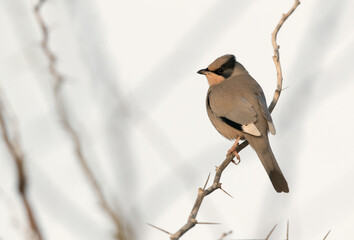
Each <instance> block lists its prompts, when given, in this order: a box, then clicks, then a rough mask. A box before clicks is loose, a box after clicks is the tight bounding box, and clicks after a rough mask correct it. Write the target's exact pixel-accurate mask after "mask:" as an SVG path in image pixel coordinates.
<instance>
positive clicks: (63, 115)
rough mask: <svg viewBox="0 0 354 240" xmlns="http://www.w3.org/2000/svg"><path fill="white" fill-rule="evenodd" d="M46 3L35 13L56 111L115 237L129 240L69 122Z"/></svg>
mask: <svg viewBox="0 0 354 240" xmlns="http://www.w3.org/2000/svg"><path fill="white" fill-rule="evenodd" d="M45 1H46V0H39V1H38V3H37V4H36V5H35V7H34V13H35V16H36V19H37V22H38V24H39V26H40V29H41V32H42V41H41V46H42V49H43V52H44V54H45V56H46V57H47V60H48V63H49V71H50V73H51V75H52V77H53V78H54V81H55V82H54V89H53V90H54V98H55V103H56V107H57V108H56V110H57V111H58V115H59V117H60V120H61V123H62V126H63V128H64V130H65V131H66V132H67V134H68V135H69V136H70V138H71V140H72V142H73V145H74V148H75V153H76V157H77V160H78V162H79V164H80V166H81V168H82V170H83V172H84V174H85V175H86V177H87V179H88V180H89V182H90V184H91V186H92V188H93V190H94V192H95V194H96V195H97V197H98V199H99V201H100V204H101V206H102V207H103V210H104V211H105V212H106V214H107V215H108V216H109V218H110V219H111V221H112V222H113V224H114V226H115V228H116V230H117V233H116V235H115V236H116V238H117V239H119V240H123V239H129V237H128V234H127V233H126V231H125V224H124V223H123V221H122V218H121V217H120V216H118V214H117V212H115V211H114V210H113V208H112V207H111V206H110V205H109V204H108V201H107V199H106V198H105V196H104V194H103V191H102V189H101V187H100V185H99V183H98V181H97V179H96V177H95V175H94V174H93V171H92V170H91V168H90V167H89V165H88V162H87V159H86V158H85V156H84V154H83V149H82V144H81V140H80V138H79V136H78V134H77V132H76V131H75V129H74V128H73V126H72V125H71V123H70V121H69V118H68V115H67V111H66V107H65V104H64V101H63V99H62V97H61V88H62V84H63V76H62V75H61V74H60V73H59V71H58V70H57V66H56V57H55V56H54V53H53V52H52V50H51V49H50V48H49V46H48V37H49V33H48V28H47V26H46V24H45V22H44V19H43V17H42V15H41V13H40V10H41V8H42V6H43V4H44V3H45Z"/></svg>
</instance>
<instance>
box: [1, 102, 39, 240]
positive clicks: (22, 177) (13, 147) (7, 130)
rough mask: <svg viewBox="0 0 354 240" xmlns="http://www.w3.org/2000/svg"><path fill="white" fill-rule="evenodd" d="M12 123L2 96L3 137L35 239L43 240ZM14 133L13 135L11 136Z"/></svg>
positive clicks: (17, 135)
mask: <svg viewBox="0 0 354 240" xmlns="http://www.w3.org/2000/svg"><path fill="white" fill-rule="evenodd" d="M9 125H10V123H8V122H7V120H6V115H5V107H4V104H3V102H2V99H1V96H0V128H1V131H2V138H3V140H4V142H5V144H6V147H7V149H8V150H9V152H10V154H11V156H12V158H13V160H14V163H15V166H16V171H17V179H18V186H17V189H18V192H19V194H20V196H21V200H22V204H23V207H24V208H25V211H26V214H27V219H28V222H29V225H30V227H31V230H32V233H33V236H34V237H35V239H38V240H42V239H43V237H42V233H41V231H40V229H39V227H38V223H37V220H36V218H35V216H34V213H33V207H32V205H31V203H30V201H29V199H28V196H27V177H26V173H25V168H24V154H23V151H22V148H21V145H20V140H19V134H18V132H17V129H15V128H12V129H11V127H9ZM11 135H12V136H11Z"/></svg>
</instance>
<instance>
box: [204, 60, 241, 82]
mask: <svg viewBox="0 0 354 240" xmlns="http://www.w3.org/2000/svg"><path fill="white" fill-rule="evenodd" d="M235 65H236V58H235V56H234V55H231V54H226V55H224V56H221V57H219V58H217V59H216V60H215V61H214V62H212V63H211V64H210V65H209V66H208V67H207V68H204V69H200V70H199V71H198V72H197V73H199V74H204V75H205V76H206V77H207V79H208V83H209V85H210V86H212V85H215V84H218V83H221V82H222V81H224V80H225V79H226V78H228V77H230V76H231V75H232V73H233V72H234V68H235Z"/></svg>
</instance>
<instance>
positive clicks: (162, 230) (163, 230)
mask: <svg viewBox="0 0 354 240" xmlns="http://www.w3.org/2000/svg"><path fill="white" fill-rule="evenodd" d="M147 225H149V226H150V227H153V228H156V229H157V230H160V231H161V232H164V233H166V234H168V235H170V236H171V235H172V233H170V232H168V231H166V230H165V229H162V228H159V227H157V226H155V225H152V224H150V223H147Z"/></svg>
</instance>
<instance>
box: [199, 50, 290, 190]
mask: <svg viewBox="0 0 354 240" xmlns="http://www.w3.org/2000/svg"><path fill="white" fill-rule="evenodd" d="M197 73H199V74H203V75H205V76H206V78H207V80H208V84H209V89H208V92H207V97H206V108H207V113H208V116H209V119H210V121H211V123H212V124H213V125H214V127H215V128H216V130H217V131H218V132H219V133H220V134H221V135H222V136H224V137H225V138H227V139H229V140H235V142H234V144H233V145H232V147H231V148H230V149H229V151H228V152H227V154H226V155H227V156H228V155H230V154H232V153H233V154H234V155H235V156H236V157H237V158H238V159H240V156H239V155H238V153H237V152H236V148H237V146H238V144H239V141H240V140H244V139H246V140H247V141H248V142H249V144H250V145H251V147H252V148H253V149H254V150H255V152H256V153H257V155H258V157H259V159H260V160H261V162H262V165H263V167H264V168H265V170H266V172H267V174H268V176H269V179H270V181H271V182H272V185H273V187H274V189H275V190H276V191H277V192H285V193H288V192H289V187H288V183H287V181H286V179H285V177H284V175H283V173H282V171H281V169H280V167H279V165H278V163H277V160H276V159H275V157H274V154H273V151H272V149H271V146H270V143H269V138H268V133H269V132H270V133H271V134H273V135H275V133H276V131H275V127H274V124H273V120H272V117H271V115H270V112H269V110H268V108H267V102H266V98H265V95H264V92H263V90H262V88H261V86H260V85H259V84H258V83H257V81H256V80H255V79H254V78H253V77H252V76H251V75H250V74H249V73H248V71H247V70H246V69H245V67H244V66H243V65H242V64H241V63H239V62H238V61H236V58H235V56H234V55H232V54H226V55H223V56H221V57H219V58H217V59H216V60H215V61H213V62H212V63H211V64H210V65H209V66H208V67H207V68H204V69H201V70H199V71H198V72H197Z"/></svg>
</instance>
